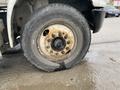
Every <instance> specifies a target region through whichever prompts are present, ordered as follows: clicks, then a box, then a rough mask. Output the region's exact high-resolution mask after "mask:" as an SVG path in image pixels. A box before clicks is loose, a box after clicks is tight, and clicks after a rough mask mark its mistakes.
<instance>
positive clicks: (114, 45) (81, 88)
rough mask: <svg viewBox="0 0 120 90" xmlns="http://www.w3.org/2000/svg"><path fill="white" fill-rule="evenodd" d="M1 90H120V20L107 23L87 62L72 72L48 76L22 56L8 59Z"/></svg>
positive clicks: (0, 63)
mask: <svg viewBox="0 0 120 90" xmlns="http://www.w3.org/2000/svg"><path fill="white" fill-rule="evenodd" d="M0 90H120V18H111V19H106V20H105V22H104V25H103V28H102V29H101V31H100V32H99V33H97V34H94V35H93V38H92V45H91V48H90V50H89V52H88V54H87V56H86V57H85V59H84V61H83V62H82V63H81V64H79V65H77V66H76V67H74V68H72V69H70V70H65V71H60V72H54V73H47V72H43V71H40V70H38V69H36V68H35V67H34V66H32V65H31V64H30V63H28V62H27V61H26V59H25V57H24V56H23V55H22V54H16V55H9V56H6V57H4V58H3V59H2V60H0Z"/></svg>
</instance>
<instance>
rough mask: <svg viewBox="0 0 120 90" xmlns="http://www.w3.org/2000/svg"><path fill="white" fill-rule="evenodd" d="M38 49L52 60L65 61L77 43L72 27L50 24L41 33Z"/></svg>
mask: <svg viewBox="0 0 120 90" xmlns="http://www.w3.org/2000/svg"><path fill="white" fill-rule="evenodd" d="M37 45H38V50H39V52H40V54H42V55H43V56H44V57H46V58H48V60H50V61H54V62H57V61H64V60H65V58H67V57H68V56H69V55H70V54H71V51H72V49H73V48H74V45H75V36H74V33H73V32H72V30H71V29H70V28H68V27H67V26H65V25H61V24H54V25H50V26H48V27H47V28H45V29H44V30H43V32H42V33H41V34H40V35H39V37H38V41H37Z"/></svg>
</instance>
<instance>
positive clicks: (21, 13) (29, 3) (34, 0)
mask: <svg viewBox="0 0 120 90" xmlns="http://www.w3.org/2000/svg"><path fill="white" fill-rule="evenodd" d="M51 3H63V4H67V5H70V6H73V7H75V8H76V9H78V10H79V11H80V12H83V14H84V12H86V11H90V10H91V9H92V8H93V6H92V2H91V0H19V1H18V2H17V3H16V5H15V8H14V16H13V17H14V18H13V28H14V31H13V33H14V34H13V35H14V40H16V38H17V37H18V36H20V35H21V33H22V28H23V27H24V25H25V24H26V22H27V21H28V20H29V19H30V16H31V15H32V14H33V13H34V11H36V10H37V9H38V8H41V7H43V6H45V5H48V4H51Z"/></svg>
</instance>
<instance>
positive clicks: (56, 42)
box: [51, 37, 66, 51]
mask: <svg viewBox="0 0 120 90" xmlns="http://www.w3.org/2000/svg"><path fill="white" fill-rule="evenodd" d="M65 46H66V41H65V39H64V38H62V37H57V38H55V39H53V41H52V43H51V47H52V49H53V50H55V51H62V50H63V49H64V48H65Z"/></svg>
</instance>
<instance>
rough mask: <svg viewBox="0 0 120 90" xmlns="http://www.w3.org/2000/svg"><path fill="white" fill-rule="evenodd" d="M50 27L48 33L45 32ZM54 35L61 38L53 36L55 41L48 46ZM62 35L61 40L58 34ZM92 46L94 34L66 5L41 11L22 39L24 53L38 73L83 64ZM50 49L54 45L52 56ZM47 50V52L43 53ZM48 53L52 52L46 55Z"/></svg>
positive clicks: (47, 7) (80, 17) (75, 12)
mask: <svg viewBox="0 0 120 90" xmlns="http://www.w3.org/2000/svg"><path fill="white" fill-rule="evenodd" d="M47 27H48V28H49V31H48V32H47V31H46V30H45V29H46V28H47ZM53 27H54V28H57V29H58V27H59V30H58V31H56V30H57V29H56V30H55V31H54V30H53V29H51V28H53ZM68 27H69V28H68ZM48 28H47V29H48ZM62 29H63V30H62ZM65 29H66V30H65ZM53 31H54V32H55V35H58V36H54V35H53V34H52V36H51V37H52V39H51V40H52V41H50V42H48V41H47V40H46V38H48V37H49V35H48V34H50V33H51V32H53ZM60 31H62V32H64V33H62V35H61V36H60V34H57V33H58V32H60ZM68 31H69V34H68ZM46 32H47V35H46ZM60 33H61V32H60ZM64 34H66V35H68V37H67V38H68V40H69V39H70V40H71V42H72V43H68V42H67V39H65V36H64ZM73 37H74V38H73ZM39 41H40V43H39ZM42 41H43V42H45V43H43V42H42ZM64 42H65V43H64ZM46 43H47V44H46ZM90 43H91V32H90V30H89V27H88V24H87V22H86V20H85V18H84V17H83V16H82V15H81V13H80V12H79V11H77V10H76V9H74V8H73V7H71V6H67V5H63V4H50V5H48V6H46V7H44V8H42V9H40V10H37V11H36V12H35V13H34V15H32V17H31V20H29V21H28V23H27V24H26V25H25V28H24V31H23V35H22V49H23V51H24V55H25V57H26V58H27V59H28V60H29V61H30V62H31V63H32V64H33V65H35V66H36V67H37V68H38V69H41V70H44V71H48V72H51V71H59V70H65V69H69V68H71V67H73V66H75V65H76V64H78V63H80V62H81V61H82V59H83V58H84V56H85V55H86V53H87V51H88V49H89V47H90ZM68 44H70V45H68ZM46 45H51V46H50V47H49V48H50V50H53V52H54V53H53V52H52V51H51V52H50V53H49V49H48V47H46ZM59 45H61V46H59ZM67 45H68V46H70V47H69V49H70V50H69V51H68V52H65V51H67V48H65V47H67ZM41 47H42V48H41ZM63 47H64V48H63ZM43 48H44V49H45V50H42V49H43ZM47 50H48V52H46V53H45V51H47ZM64 50H65V51H64ZM56 52H57V53H56ZM51 53H52V54H51ZM55 53H56V54H55ZM55 55H56V56H55ZM57 57H58V58H57Z"/></svg>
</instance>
